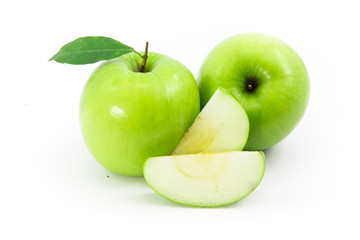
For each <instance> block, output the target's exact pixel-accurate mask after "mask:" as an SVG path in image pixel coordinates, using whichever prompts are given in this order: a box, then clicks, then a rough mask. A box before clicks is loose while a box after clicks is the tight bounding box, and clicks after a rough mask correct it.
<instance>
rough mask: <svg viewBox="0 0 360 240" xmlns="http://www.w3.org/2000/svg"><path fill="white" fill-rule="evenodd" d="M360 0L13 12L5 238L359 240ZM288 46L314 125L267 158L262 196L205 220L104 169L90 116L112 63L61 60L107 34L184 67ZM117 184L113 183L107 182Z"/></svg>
mask: <svg viewBox="0 0 360 240" xmlns="http://www.w3.org/2000/svg"><path fill="white" fill-rule="evenodd" d="M356 2H357V1H345V0H343V1H304V0H302V1H250V0H247V1H235V0H234V1H228V0H222V1H210V0H209V1H195V0H192V1H187V0H182V1H154V0H153V1H150V0H148V1H140V0H138V1H130V0H129V1H119V0H118V1H105V0H102V1H99V0H98V1H75V0H72V1H67V0H62V1H37V0H33V1H2V2H1V4H0V24H1V29H0V34H1V38H0V43H1V44H0V63H1V64H0V69H1V71H0V74H1V75H0V81H1V84H0V114H1V115H0V123H1V124H0V161H1V162H0V164H1V165H0V187H1V188H0V239H155V238H156V239H269V238H270V239H359V238H360V234H359V230H358V229H357V228H358V227H359V225H360V224H359V223H360V220H359V215H360V207H359V203H360V197H359V188H360V187H359V185H360V180H359V179H360V178H359V168H360V157H359V154H358V148H359V147H358V146H359V138H358V136H359V127H358V125H359V121H360V119H359V110H360V108H359V103H360V101H359V100H360V97H359V86H360V84H359V82H360V79H359V70H360V60H359V57H358V56H359V54H360V47H359V43H360V33H359V31H360V30H359V23H360V15H359V9H360V8H359V7H358V6H357V4H356ZM249 31H251V32H264V33H268V34H272V35H274V36H277V37H279V38H281V39H283V40H284V41H285V42H287V43H288V44H289V45H290V46H292V47H293V48H294V49H295V50H296V51H297V52H298V54H299V55H300V56H301V58H302V59H303V61H304V62H305V64H306V66H307V68H308V71H309V74H310V78H311V97H310V103H309V106H308V109H307V112H306V114H305V116H304V117H303V119H302V121H301V122H300V124H299V125H298V126H297V128H296V129H295V130H294V131H293V132H292V133H291V135H289V136H288V137H287V138H286V139H285V140H284V141H282V142H281V143H280V144H278V145H277V146H275V147H273V148H272V149H270V150H268V151H266V152H265V154H266V173H265V176H264V178H263V181H262V183H261V184H260V185H259V187H258V188H257V189H256V190H255V191H254V192H253V193H252V194H251V195H249V196H248V197H247V198H245V199H243V200H242V201H240V202H239V203H237V204H234V205H231V206H228V207H222V208H215V209H202V208H190V207H185V206H181V205H177V204H175V203H172V202H170V201H167V200H165V199H163V198H161V197H160V196H158V195H156V194H155V193H154V192H153V191H152V190H151V189H150V188H149V187H148V186H147V185H146V183H145V181H144V179H143V178H132V177H124V176H118V175H115V174H113V173H110V172H108V171H107V170H105V169H103V168H102V167H101V166H100V165H99V164H98V163H97V162H96V161H95V160H94V159H93V158H92V156H91V155H90V153H89V152H88V150H87V149H86V146H85V144H84V142H83V139H82V136H81V133H80V128H79V121H78V104H79V98H80V94H81V91H82V88H83V86H84V84H85V82H86V81H87V78H88V77H89V75H90V74H91V72H92V71H93V69H94V68H95V67H96V66H97V65H98V64H94V65H86V66H72V65H66V64H57V63H55V62H47V60H48V59H49V58H50V57H51V56H52V55H53V54H55V53H56V52H57V51H58V50H59V48H60V47H61V46H62V45H64V44H66V43H68V42H70V41H72V40H74V39H75V38H78V37H82V36H89V35H102V36H109V37H112V38H115V39H117V40H119V41H121V42H123V43H125V44H128V45H130V46H133V47H134V48H135V49H137V50H138V51H142V50H143V48H144V44H145V41H149V42H150V51H155V52H160V53H164V54H167V55H169V56H172V57H173V58H176V59H178V60H179V61H181V62H183V63H184V64H185V65H186V66H187V67H188V68H189V69H190V70H191V71H192V72H193V74H194V76H195V77H196V76H197V74H198V70H199V67H200V65H201V63H202V61H203V60H204V58H205V57H206V55H207V54H208V53H209V51H210V50H211V49H212V48H213V47H214V46H215V45H216V44H217V43H219V42H220V41H221V40H223V39H225V38H227V37H229V36H231V35H234V34H237V33H242V32H249ZM107 176H109V177H107Z"/></svg>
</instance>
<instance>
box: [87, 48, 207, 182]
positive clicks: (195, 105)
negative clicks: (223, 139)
mask: <svg viewBox="0 0 360 240" xmlns="http://www.w3.org/2000/svg"><path fill="white" fill-rule="evenodd" d="M141 63H142V58H141V57H140V56H138V55H137V54H135V53H130V54H126V55H123V56H121V57H119V58H116V59H113V60H110V61H107V62H105V63H103V64H102V65H100V66H99V67H98V69H97V70H95V72H94V73H93V74H92V75H91V77H90V79H89V80H88V82H87V83H86V85H85V87H84V90H83V92H82V96H81V100H80V125H81V130H82V134H83V137H84V140H85V143H86V145H87V147H88V149H89V150H90V152H91V153H92V155H93V156H94V158H95V159H96V160H97V161H98V162H99V163H100V164H101V165H102V166H103V167H105V168H106V169H108V170H110V171H112V172H115V173H119V174H123V175H128V176H143V164H144V162H145V160H146V159H147V158H149V157H154V156H162V155H169V154H171V153H172V151H173V150H174V149H175V147H176V145H177V143H178V142H179V141H180V139H181V137H182V136H183V135H184V133H185V132H186V131H187V130H188V128H189V127H190V126H191V124H192V123H193V121H194V120H195V118H196V116H197V115H198V113H199V111H200V99H199V90H198V87H197V84H196V81H195V79H194V77H193V75H192V73H191V72H190V71H189V70H188V69H187V68H186V67H185V66H184V65H183V64H181V63H180V62H178V61H176V60H174V59H172V58H170V57H168V56H165V55H161V54H158V53H149V55H148V59H147V64H146V70H145V72H144V73H142V72H139V71H138V65H141Z"/></svg>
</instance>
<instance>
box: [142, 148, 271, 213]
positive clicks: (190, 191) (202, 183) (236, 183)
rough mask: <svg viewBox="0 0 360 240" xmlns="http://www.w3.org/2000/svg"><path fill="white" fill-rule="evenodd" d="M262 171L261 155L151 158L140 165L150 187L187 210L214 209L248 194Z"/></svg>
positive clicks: (202, 155) (257, 153)
mask: <svg viewBox="0 0 360 240" xmlns="http://www.w3.org/2000/svg"><path fill="white" fill-rule="evenodd" d="M264 171H265V161H264V154H263V152H240V151H234V152H225V153H199V154H189V155H177V156H165V157H153V158H149V159H147V160H146V162H145V164H144V176H145V180H146V182H147V183H148V184H149V185H150V187H151V188H152V189H153V190H154V191H155V192H157V193H158V194H159V195H161V196H162V197H164V198H166V199H168V200H171V201H174V202H177V203H180V204H184V205H189V206H197V207H217V206H223V205H228V204H231V203H235V202H237V201H239V200H241V199H242V198H244V197H246V196H247V195H248V194H250V193H251V192H252V191H253V190H254V189H255V188H256V187H257V186H258V185H259V183H260V182H261V179H262V177H263V175H264Z"/></svg>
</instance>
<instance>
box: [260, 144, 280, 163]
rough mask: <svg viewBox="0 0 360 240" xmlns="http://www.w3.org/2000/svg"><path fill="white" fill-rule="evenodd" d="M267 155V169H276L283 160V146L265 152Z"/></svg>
mask: <svg viewBox="0 0 360 240" xmlns="http://www.w3.org/2000/svg"><path fill="white" fill-rule="evenodd" d="M263 152H264V154H265V165H266V167H268V168H269V167H270V168H272V167H274V166H275V165H278V164H279V160H280V159H281V157H280V156H281V155H282V150H281V145H277V146H274V147H271V148H268V149H266V150H263Z"/></svg>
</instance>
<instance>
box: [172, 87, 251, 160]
mask: <svg viewBox="0 0 360 240" xmlns="http://www.w3.org/2000/svg"><path fill="white" fill-rule="evenodd" d="M248 135H249V120H248V117H247V115H246V112H245V110H244V109H243V107H242V106H241V105H240V103H239V102H238V101H237V100H236V99H235V98H234V97H233V96H232V95H231V94H229V93H228V92H227V91H226V90H225V89H221V88H219V89H217V90H216V92H215V94H214V95H213V96H212V97H211V99H210V101H209V102H208V103H207V104H206V106H205V107H204V108H203V109H202V111H201V112H200V113H199V115H198V116H197V117H196V119H195V122H194V123H193V124H192V126H191V127H190V129H189V130H188V131H187V132H186V133H185V135H184V137H183V138H182V139H181V141H180V143H179V144H178V145H177V146H176V149H175V150H174V152H173V154H174V155H180V154H192V153H199V152H225V151H235V150H238V151H240V150H242V149H243V148H244V146H245V144H246V140H247V138H248Z"/></svg>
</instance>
